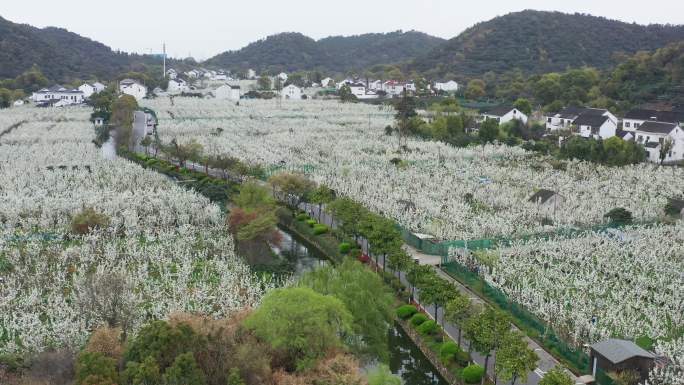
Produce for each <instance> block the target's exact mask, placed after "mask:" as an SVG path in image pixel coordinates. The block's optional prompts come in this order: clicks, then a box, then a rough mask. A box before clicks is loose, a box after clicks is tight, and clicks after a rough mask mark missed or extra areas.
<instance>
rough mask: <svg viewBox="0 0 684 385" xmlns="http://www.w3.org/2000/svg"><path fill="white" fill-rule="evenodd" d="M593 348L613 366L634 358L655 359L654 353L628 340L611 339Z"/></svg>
mask: <svg viewBox="0 0 684 385" xmlns="http://www.w3.org/2000/svg"><path fill="white" fill-rule="evenodd" d="M591 348H592V350H594V351H596V352H597V353H599V354H600V355H602V356H603V357H605V358H606V359H607V360H608V361H610V362H612V363H613V364H618V363H620V362H623V361H625V360H628V359H630V358H632V357H645V358H655V356H654V355H653V354H652V353H649V352H647V351H646V350H644V349H642V348H640V347H639V346H637V344H635V343H634V342H632V341H627V340H619V339H614V338H611V339H607V340H605V341H601V342H597V343H595V344H593V345H591Z"/></svg>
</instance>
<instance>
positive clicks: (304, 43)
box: [205, 31, 445, 72]
mask: <svg viewBox="0 0 684 385" xmlns="http://www.w3.org/2000/svg"><path fill="white" fill-rule="evenodd" d="M444 41H445V40H444V39H441V38H438V37H434V36H430V35H427V34H424V33H421V32H416V31H408V32H402V31H397V32H390V33H384V34H383V33H369V34H363V35H355V36H331V37H327V38H324V39H321V40H318V41H316V40H314V39H311V38H310V37H307V36H304V35H302V34H301V33H294V32H289V33H281V34H277V35H272V36H269V37H267V38H265V39H262V40H259V41H256V42H254V43H251V44H249V45H248V46H246V47H244V48H242V49H240V50H237V51H229V52H224V53H222V54H220V55H217V56H215V57H213V58H211V59H209V60H207V61H206V63H205V64H207V65H210V66H216V67H221V68H226V69H232V70H242V71H244V70H246V69H248V68H253V69H255V70H257V71H266V70H268V71H272V72H276V71H288V72H291V71H299V70H313V69H318V70H321V71H327V72H330V71H332V72H345V71H363V70H365V69H367V68H369V67H372V66H373V65H376V64H393V63H399V62H404V61H408V60H410V59H413V58H416V57H418V56H421V55H424V54H426V53H427V52H428V51H430V50H431V49H432V48H435V47H437V46H438V45H440V44H442V43H444Z"/></svg>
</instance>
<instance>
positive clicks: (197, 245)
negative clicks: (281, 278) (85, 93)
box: [0, 108, 274, 353]
mask: <svg viewBox="0 0 684 385" xmlns="http://www.w3.org/2000/svg"><path fill="white" fill-rule="evenodd" d="M90 112H91V111H90V110H89V109H85V108H68V109H44V110H41V109H36V108H15V109H10V110H3V111H2V113H0V135H1V136H0V197H1V199H0V225H1V226H2V227H1V228H0V278H1V279H0V352H9V353H11V352H22V351H42V350H44V349H46V348H48V347H55V346H67V347H78V346H80V345H81V344H82V343H83V342H84V339H85V338H86V337H87V336H88V334H89V332H90V331H91V330H92V329H93V328H95V327H97V326H99V325H101V324H103V323H105V322H106V321H111V320H112V319H114V320H115V321H117V322H119V323H121V324H123V325H126V326H127V327H128V328H129V329H130V330H132V331H135V330H136V329H137V328H138V327H140V326H141V325H142V324H143V323H144V322H146V321H148V320H151V319H159V318H163V317H166V316H168V315H169V314H170V313H172V312H176V311H189V312H198V313H204V314H207V315H212V316H223V315H226V314H229V313H231V312H233V311H236V310H239V309H243V308H244V307H245V306H254V305H255V304H257V303H258V302H259V301H260V299H261V296H262V294H263V293H264V291H266V290H268V289H269V288H271V287H273V285H274V283H273V282H271V281H267V280H263V279H261V278H259V277H257V276H255V275H254V274H253V273H252V272H251V270H250V268H249V267H248V266H247V265H246V264H244V263H243V261H242V260H241V259H240V258H238V257H237V256H236V255H235V254H234V251H233V250H234V247H233V240H232V238H231V237H230V235H229V234H228V233H227V231H226V230H225V227H224V222H225V218H224V214H223V213H222V212H221V209H220V208H219V207H218V206H216V205H214V204H212V203H211V202H210V201H209V200H208V199H207V198H205V197H203V196H200V195H198V194H195V193H193V192H191V191H187V190H186V189H184V188H182V187H180V186H177V185H176V184H175V183H173V182H172V181H171V180H169V179H167V178H166V177H164V176H162V175H160V174H158V173H155V172H153V171H148V170H145V169H143V168H141V167H139V166H137V165H135V164H133V163H130V162H128V161H126V160H122V159H116V160H106V159H104V158H103V156H102V153H101V150H100V149H98V148H96V147H95V146H94V145H93V144H92V143H91V141H92V140H93V138H94V131H93V127H92V124H91V123H90V122H89V121H88V118H89V116H90ZM8 128H11V129H8ZM85 208H88V209H92V210H94V212H97V213H99V214H101V215H103V216H104V217H106V218H107V219H108V221H107V225H106V226H104V227H103V228H99V229H97V230H94V231H92V232H90V233H88V234H84V235H77V234H73V233H72V232H71V231H70V223H71V221H72V220H73V218H74V216H76V215H77V214H78V213H79V212H81V211H82V210H84V209H85ZM113 303H116V304H117V305H116V306H110V305H111V304H113ZM114 309H116V310H114Z"/></svg>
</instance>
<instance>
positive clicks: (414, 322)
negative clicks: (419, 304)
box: [411, 313, 428, 326]
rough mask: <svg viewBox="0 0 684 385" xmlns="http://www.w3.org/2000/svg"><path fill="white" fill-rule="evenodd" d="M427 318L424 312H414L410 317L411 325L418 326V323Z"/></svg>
mask: <svg viewBox="0 0 684 385" xmlns="http://www.w3.org/2000/svg"><path fill="white" fill-rule="evenodd" d="M427 320H428V317H427V316H426V315H425V314H423V313H416V314H414V315H413V317H411V325H413V326H419V325H421V324H422V323H423V322H425V321H427Z"/></svg>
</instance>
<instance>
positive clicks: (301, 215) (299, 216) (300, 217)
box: [297, 213, 309, 222]
mask: <svg viewBox="0 0 684 385" xmlns="http://www.w3.org/2000/svg"><path fill="white" fill-rule="evenodd" d="M307 219H309V216H308V215H306V214H305V213H299V214H297V220H298V221H300V222H301V221H305V220H307Z"/></svg>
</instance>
